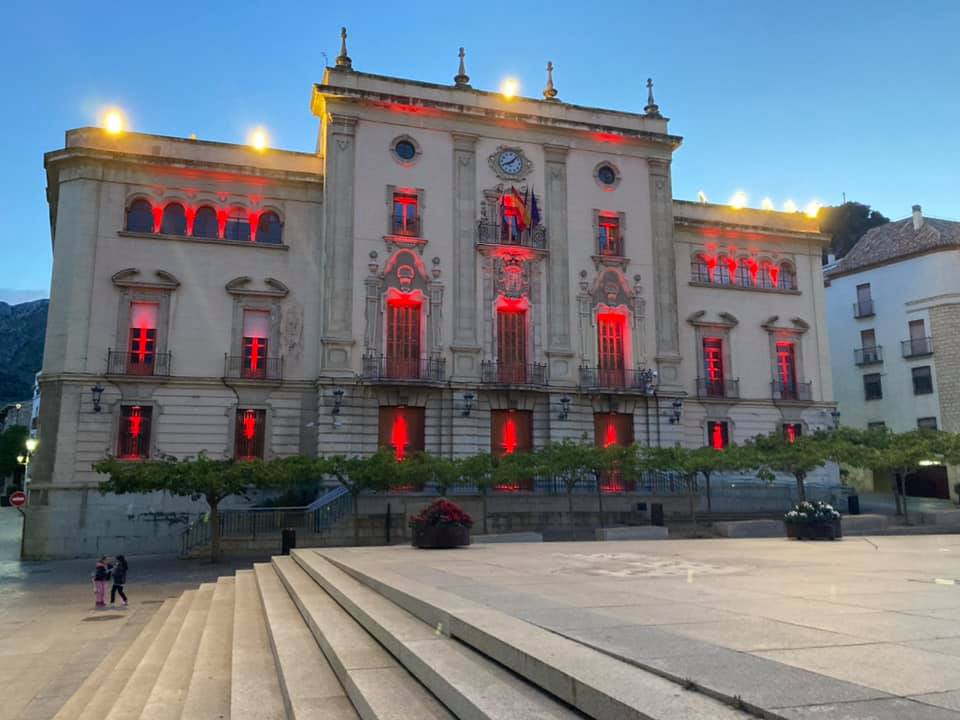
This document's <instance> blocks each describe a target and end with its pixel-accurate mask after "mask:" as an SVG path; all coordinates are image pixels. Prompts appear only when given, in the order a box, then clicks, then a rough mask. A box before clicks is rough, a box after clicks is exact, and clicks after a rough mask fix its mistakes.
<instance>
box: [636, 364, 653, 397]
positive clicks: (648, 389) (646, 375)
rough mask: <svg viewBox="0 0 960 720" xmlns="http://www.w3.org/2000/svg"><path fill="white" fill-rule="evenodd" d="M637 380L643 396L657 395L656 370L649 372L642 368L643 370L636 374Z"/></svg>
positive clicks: (649, 370)
mask: <svg viewBox="0 0 960 720" xmlns="http://www.w3.org/2000/svg"><path fill="white" fill-rule="evenodd" d="M637 380H639V384H640V388H641V389H642V390H643V394H644V395H656V394H657V371H656V370H651V369H650V368H644V369H643V370H640V371H639V372H638V374H637Z"/></svg>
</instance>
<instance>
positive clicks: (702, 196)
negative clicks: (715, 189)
mask: <svg viewBox="0 0 960 720" xmlns="http://www.w3.org/2000/svg"><path fill="white" fill-rule="evenodd" d="M706 201H707V194H706V193H705V192H704V191H703V190H701V191H700V192H698V193H697V202H702V203H705V202H706Z"/></svg>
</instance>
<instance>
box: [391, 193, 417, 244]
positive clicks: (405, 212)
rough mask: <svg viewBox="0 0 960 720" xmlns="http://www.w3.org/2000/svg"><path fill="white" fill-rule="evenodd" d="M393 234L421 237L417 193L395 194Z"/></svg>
mask: <svg viewBox="0 0 960 720" xmlns="http://www.w3.org/2000/svg"><path fill="white" fill-rule="evenodd" d="M392 225H393V231H392V232H393V234H394V235H407V236H410V237H418V236H419V235H420V214H419V213H418V212H417V196H416V194H415V193H401V192H397V193H394V194H393V223H392Z"/></svg>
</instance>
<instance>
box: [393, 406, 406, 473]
mask: <svg viewBox="0 0 960 720" xmlns="http://www.w3.org/2000/svg"><path fill="white" fill-rule="evenodd" d="M409 444H410V430H409V428H408V427H407V419H406V418H405V417H404V416H403V413H402V412H401V411H399V410H398V411H397V412H396V414H395V415H394V416H393V426H392V427H391V429H390V445H391V446H393V454H394V456H395V457H396V458H397V460H398V461H402V460H403V459H404V458H406V456H407V446H408V445H409Z"/></svg>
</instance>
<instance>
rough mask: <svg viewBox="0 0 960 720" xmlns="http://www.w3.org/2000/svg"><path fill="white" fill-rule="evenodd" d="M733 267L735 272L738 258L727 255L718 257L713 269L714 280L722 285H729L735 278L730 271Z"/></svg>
mask: <svg viewBox="0 0 960 720" xmlns="http://www.w3.org/2000/svg"><path fill="white" fill-rule="evenodd" d="M731 269H732V270H733V271H734V272H735V271H736V269H737V260H736V258H732V257H729V256H727V255H721V256H720V257H718V258H717V265H716V267H715V268H714V269H713V282H715V283H719V284H721V285H729V284H730V283H731V282H733V278H732V276H731V273H730V271H731Z"/></svg>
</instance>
